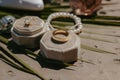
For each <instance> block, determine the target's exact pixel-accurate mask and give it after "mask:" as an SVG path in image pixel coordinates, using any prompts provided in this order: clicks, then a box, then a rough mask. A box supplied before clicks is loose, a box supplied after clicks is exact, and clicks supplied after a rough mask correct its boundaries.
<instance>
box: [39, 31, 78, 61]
mask: <svg viewBox="0 0 120 80" xmlns="http://www.w3.org/2000/svg"><path fill="white" fill-rule="evenodd" d="M51 37H52V31H49V32H47V33H45V35H44V36H43V37H42V39H41V41H40V49H41V50H42V55H44V56H45V57H46V58H48V59H54V60H59V61H63V62H73V61H76V60H77V57H78V54H79V53H80V38H79V37H78V36H77V35H76V34H75V33H73V32H71V31H70V32H69V40H68V41H67V42H65V43H55V42H53V41H52V39H51Z"/></svg>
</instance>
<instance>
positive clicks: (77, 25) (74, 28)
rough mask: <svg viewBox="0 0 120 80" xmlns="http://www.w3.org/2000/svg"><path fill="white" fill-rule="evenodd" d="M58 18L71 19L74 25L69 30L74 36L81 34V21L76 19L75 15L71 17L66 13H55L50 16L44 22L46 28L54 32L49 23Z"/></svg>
mask: <svg viewBox="0 0 120 80" xmlns="http://www.w3.org/2000/svg"><path fill="white" fill-rule="evenodd" d="M59 17H63V18H71V19H73V20H74V21H75V25H74V26H71V27H70V28H69V30H72V31H74V32H75V33H76V34H79V33H80V32H81V30H82V27H83V26H82V23H81V19H80V18H79V17H77V16H76V15H73V14H70V13H67V12H56V13H53V14H51V15H50V16H49V17H48V19H47V21H46V26H47V27H49V28H50V29H51V30H54V28H53V27H52V25H51V21H52V20H53V19H55V18H59Z"/></svg>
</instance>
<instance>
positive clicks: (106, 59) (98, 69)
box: [0, 0, 120, 80]
mask: <svg viewBox="0 0 120 80" xmlns="http://www.w3.org/2000/svg"><path fill="white" fill-rule="evenodd" d="M114 1H119V0H114ZM104 3H107V2H104ZM119 8H120V7H119ZM61 10H63V11H64V9H61ZM67 10H68V11H69V10H70V9H66V11H67ZM114 10H115V9H114ZM9 11H10V10H8V9H4V8H1V10H0V16H1V17H2V16H4V15H8V14H11V15H14V16H16V17H17V18H19V17H21V16H25V15H38V16H41V14H47V13H48V12H49V10H46V9H45V10H44V11H43V12H41V13H40V12H39V13H38V12H31V13H29V12H26V13H22V12H20V13H19V12H17V11H10V12H9ZM16 12H17V13H16ZM115 13H117V14H116V16H119V10H116V12H115ZM49 14H50V13H48V14H47V15H49ZM117 21H120V20H117ZM79 36H80V38H81V43H82V45H86V46H87V47H86V46H82V49H81V54H80V55H79V56H80V57H79V58H80V59H83V60H86V61H87V62H82V61H80V60H78V61H77V62H75V63H74V66H69V67H64V68H63V67H60V66H57V65H51V64H46V63H41V61H40V63H39V62H38V61H36V60H34V59H32V58H30V57H28V56H26V55H24V53H20V52H15V55H17V56H18V57H19V58H21V59H22V60H23V61H25V62H26V63H27V64H29V65H30V66H31V67H33V68H34V69H36V70H37V71H39V73H42V74H43V75H44V76H45V77H47V78H48V79H51V80H120V26H106V25H96V24H87V23H84V27H83V32H82V33H81V34H80V35H79ZM4 37H6V36H4ZM9 38H10V36H9ZM0 46H4V47H5V48H6V45H4V44H2V43H1V42H0ZM105 51H107V52H105ZM18 53H19V54H18ZM35 53H36V54H38V53H39V50H37V51H35ZM3 55H4V54H3ZM0 80H40V79H39V78H37V77H36V76H34V75H32V74H29V73H25V72H23V71H20V70H17V69H15V68H13V67H12V66H10V65H8V64H6V63H5V62H3V61H2V59H1V58H0Z"/></svg>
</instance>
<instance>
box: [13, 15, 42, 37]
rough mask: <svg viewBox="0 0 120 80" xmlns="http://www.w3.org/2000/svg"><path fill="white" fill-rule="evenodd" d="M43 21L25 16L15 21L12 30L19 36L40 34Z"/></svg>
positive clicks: (35, 17)
mask: <svg viewBox="0 0 120 80" xmlns="http://www.w3.org/2000/svg"><path fill="white" fill-rule="evenodd" d="M43 25H44V21H43V20H42V19H40V18H39V17H37V16H25V17H22V18H20V19H17V20H16V21H15V23H14V25H13V30H14V31H15V32H16V33H18V34H21V35H34V34H36V33H39V32H41V30H42V29H43Z"/></svg>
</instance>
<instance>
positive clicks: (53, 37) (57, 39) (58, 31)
mask: <svg viewBox="0 0 120 80" xmlns="http://www.w3.org/2000/svg"><path fill="white" fill-rule="evenodd" d="M59 34H61V35H64V36H65V37H62V38H61V37H58V36H56V35H59ZM52 39H53V40H54V41H55V42H61V43H64V42H67V41H68V40H69V33H68V32H67V31H65V30H55V31H53V36H52Z"/></svg>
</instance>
